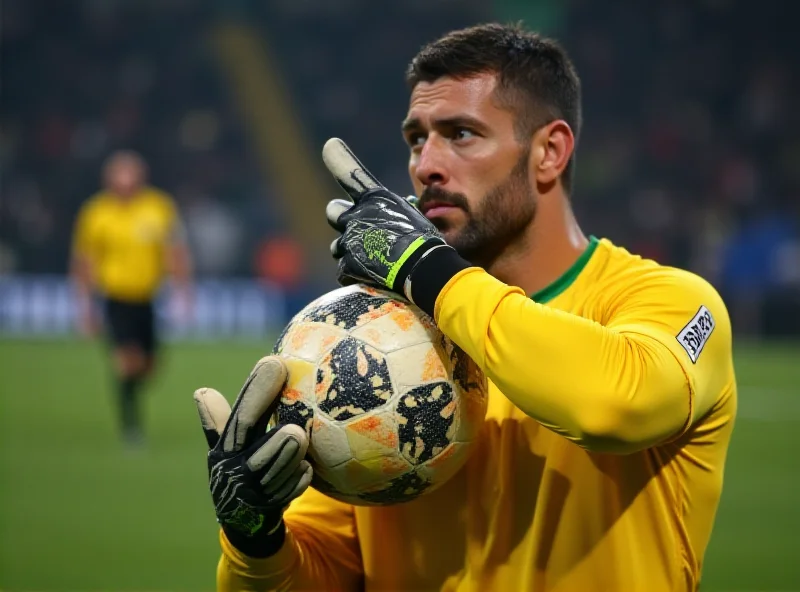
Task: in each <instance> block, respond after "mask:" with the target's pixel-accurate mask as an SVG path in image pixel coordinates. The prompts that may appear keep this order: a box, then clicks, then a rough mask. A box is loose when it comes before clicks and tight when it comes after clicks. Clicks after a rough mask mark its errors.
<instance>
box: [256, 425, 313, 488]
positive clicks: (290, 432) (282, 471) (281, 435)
mask: <svg viewBox="0 0 800 592" xmlns="http://www.w3.org/2000/svg"><path fill="white" fill-rule="evenodd" d="M307 451H308V437H307V436H306V433H305V431H304V430H303V428H301V427H300V426H298V425H294V424H289V425H285V426H283V427H282V428H279V429H278V430H276V431H275V432H274V433H272V434H269V435H268V438H267V440H266V442H264V444H262V445H261V446H260V447H259V448H258V449H257V450H256V451H255V452H254V453H253V454H251V455H250V458H248V459H247V467H248V468H249V469H250V470H251V471H253V472H254V473H255V472H261V471H264V470H266V473H265V474H264V475H263V476H262V477H261V479H260V481H261V484H262V485H264V486H265V491H267V490H270V489H271V484H272V483H273V482H275V483H276V486H277V485H280V484H281V483H283V482H284V481H285V480H286V478H287V477H288V476H289V475H290V474H291V473H292V471H294V469H295V468H296V467H297V465H298V464H300V461H301V460H303V458H304V457H305V455H306V452H307Z"/></svg>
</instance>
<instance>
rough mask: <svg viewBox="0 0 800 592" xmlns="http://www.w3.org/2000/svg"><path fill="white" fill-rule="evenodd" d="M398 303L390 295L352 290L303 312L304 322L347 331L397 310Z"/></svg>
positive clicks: (321, 301) (322, 301)
mask: <svg viewBox="0 0 800 592" xmlns="http://www.w3.org/2000/svg"><path fill="white" fill-rule="evenodd" d="M397 306H398V303H397V302H396V300H395V299H394V298H392V296H391V295H389V294H386V293H384V294H380V293H378V292H374V293H370V292H367V291H366V290H358V289H356V290H351V291H349V292H345V293H343V294H341V295H340V296H339V297H338V298H335V299H320V300H318V301H317V302H315V303H313V306H308V307H306V309H304V310H303V311H302V312H301V315H300V318H301V319H302V321H303V322H316V323H326V324H329V325H335V326H337V327H340V328H342V329H344V330H346V331H350V330H351V329H353V328H355V327H359V326H361V325H365V324H366V323H369V322H370V321H372V320H373V319H376V318H378V317H380V316H383V315H385V314H388V313H389V312H391V311H392V310H394V309H396V308H397Z"/></svg>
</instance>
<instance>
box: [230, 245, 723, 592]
mask: <svg viewBox="0 0 800 592" xmlns="http://www.w3.org/2000/svg"><path fill="white" fill-rule="evenodd" d="M534 300H536V301H534ZM436 309H437V310H436V318H437V323H438V324H439V326H440V328H441V329H442V331H444V332H445V333H446V334H447V335H448V336H450V337H451V338H452V339H453V340H454V341H455V342H456V343H458V344H459V345H460V346H461V347H462V348H464V349H465V350H466V351H467V352H468V353H469V354H470V355H471V356H472V358H473V359H474V360H475V361H476V362H477V363H478V364H479V365H480V366H481V368H482V369H483V370H484V371H485V372H486V374H487V375H488V376H489V378H490V380H491V382H492V383H493V384H492V388H491V391H490V398H489V409H488V413H487V417H486V422H485V425H484V428H483V432H482V436H481V438H480V441H479V443H478V445H477V447H476V449H475V451H474V454H473V455H472V456H471V457H470V460H469V461H468V463H467V465H466V466H465V467H464V469H463V470H462V471H461V472H460V473H459V474H458V475H457V476H456V477H454V478H453V479H452V481H450V482H448V483H447V484H445V485H444V486H442V487H441V488H440V489H439V490H436V491H434V492H432V493H430V494H428V495H425V496H422V497H420V498H418V499H416V500H414V501H412V502H410V503H407V504H402V505H398V506H393V507H356V506H350V505H347V504H343V503H340V502H336V501H333V500H331V499H329V498H327V497H325V496H323V495H322V494H320V493H318V492H316V491H314V490H308V491H307V492H306V493H304V494H303V495H302V496H301V497H300V498H298V499H297V500H295V502H293V503H292V505H291V506H290V508H289V509H288V510H287V512H286V514H285V521H286V525H287V529H288V531H287V538H286V542H285V544H284V546H283V547H282V549H281V550H280V551H279V552H278V554H276V555H275V556H273V557H269V558H266V559H252V558H248V557H246V556H244V555H242V554H241V553H239V552H238V551H237V550H236V549H234V548H233V547H232V546H231V545H230V544H229V542H228V541H227V540H226V538H225V536H224V534H223V533H221V535H220V536H221V543H222V550H223V554H222V558H221V560H220V563H219V566H218V571H217V576H218V586H219V589H220V590H225V591H228V590H367V591H370V590H394V591H421V590H441V591H457V592H510V591H512V590H513V591H521V590H526V591H528V590H532V591H536V592H590V591H598V592H637V591H641V592H666V591H670V592H675V591H688V590H696V589H697V587H698V584H699V579H700V573H701V568H702V563H703V556H704V553H705V550H706V546H707V544H708V541H709V536H710V534H711V530H712V526H713V523H714V517H715V514H716V510H717V506H718V503H719V498H720V493H721V489H722V480H723V468H724V464H725V458H726V454H727V450H728V444H729V441H730V437H731V431H732V429H733V424H734V418H735V414H736V384H735V379H734V369H733V362H732V348H731V327H730V321H729V319H728V315H727V312H726V309H725V306H724V304H723V302H722V300H721V299H720V297H719V296H718V295H717V293H716V292H715V291H714V289H713V288H712V287H711V286H710V285H709V284H708V283H706V282H705V281H704V280H702V279H700V278H699V277H697V276H695V275H693V274H690V273H688V272H685V271H681V270H677V269H673V268H667V267H662V266H659V265H657V264H656V263H654V262H652V261H647V260H643V259H641V258H639V257H637V256H634V255H631V254H630V253H628V252H627V251H625V250H624V249H622V248H619V247H616V246H614V245H612V244H611V243H610V242H608V241H606V240H601V241H597V240H593V241H592V243H591V245H590V247H589V249H587V251H586V253H585V254H584V256H583V257H581V259H580V260H579V261H578V262H577V263H576V265H575V266H573V268H572V269H571V270H570V271H569V272H567V274H565V276H564V277H563V278H562V279H561V280H559V281H558V282H556V283H555V284H553V285H552V286H550V288H548V289H547V290H545V291H543V292H540V293H539V294H537V295H534V297H533V299H532V298H529V297H527V296H526V295H525V294H524V293H523V292H522V291H521V290H519V289H518V288H513V287H509V286H507V285H505V284H503V283H502V282H500V281H498V280H497V279H495V278H493V277H491V276H490V275H489V274H487V273H486V272H484V271H483V270H480V269H477V268H471V269H468V270H465V271H463V272H461V273H460V274H458V275H457V276H456V277H455V278H453V279H452V280H451V281H450V282H449V283H448V285H447V286H446V287H445V289H444V290H443V291H442V293H441V294H440V295H439V297H438V299H437V306H436Z"/></svg>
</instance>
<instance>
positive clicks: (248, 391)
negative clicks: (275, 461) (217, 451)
mask: <svg viewBox="0 0 800 592" xmlns="http://www.w3.org/2000/svg"><path fill="white" fill-rule="evenodd" d="M285 382H286V366H285V365H284V363H283V360H281V359H280V358H279V357H278V356H266V357H264V358H261V359H260V360H259V361H258V362H257V363H256V366H255V368H253V371H252V372H251V373H250V376H249V377H248V379H247V382H245V384H244V386H243V387H242V390H241V391H240V393H239V396H238V397H237V398H236V401H235V402H234V404H233V412H232V414H231V418H230V421H228V424H227V425H226V426H225V430H224V432H223V433H222V449H223V450H224V451H225V452H239V451H241V450H244V449H245V448H247V447H248V446H249V445H251V444H252V443H253V442H255V441H256V440H257V439H258V438H260V437H262V436H263V435H264V431H263V426H264V425H265V419H268V417H266V418H265V416H268V415H269V414H268V411H269V409H270V408H271V407H272V406H273V404H274V403H276V402H277V398H278V394H279V393H280V392H281V389H282V388H283V385H284V383H285Z"/></svg>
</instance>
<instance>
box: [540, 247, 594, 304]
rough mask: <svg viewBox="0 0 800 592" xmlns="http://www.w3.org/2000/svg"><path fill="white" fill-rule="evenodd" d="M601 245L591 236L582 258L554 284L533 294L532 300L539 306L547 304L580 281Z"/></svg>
mask: <svg viewBox="0 0 800 592" xmlns="http://www.w3.org/2000/svg"><path fill="white" fill-rule="evenodd" d="M599 243H600V241H599V240H598V239H597V237H595V236H590V237H589V245H588V246H587V247H586V250H585V251H584V252H583V253H581V256H580V257H578V258H577V259H576V260H575V263H573V264H572V266H571V267H570V268H569V269H568V270H567V271H565V272H564V273H563V275H562V276H561V277H560V278H558V279H557V280H556V281H554V282H553V283H552V284H550V285H549V286H546V287H544V288H542V289H541V290H539V291H538V292H536V293H535V294H531V300H533V301H534V302H538V303H539V304H544V303H546V302H550V301H551V300H552V299H553V298H555V297H556V296H558V295H559V294H561V293H562V292H563V291H564V290H566V289H567V288H569V287H570V286H571V285H572V284H573V282H574V281H575V280H576V279H578V276H579V275H580V274H581V272H582V271H583V268H584V267H586V264H587V263H589V259H591V258H592V255H593V254H594V252H595V250H596V249H597V245H598V244H599Z"/></svg>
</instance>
